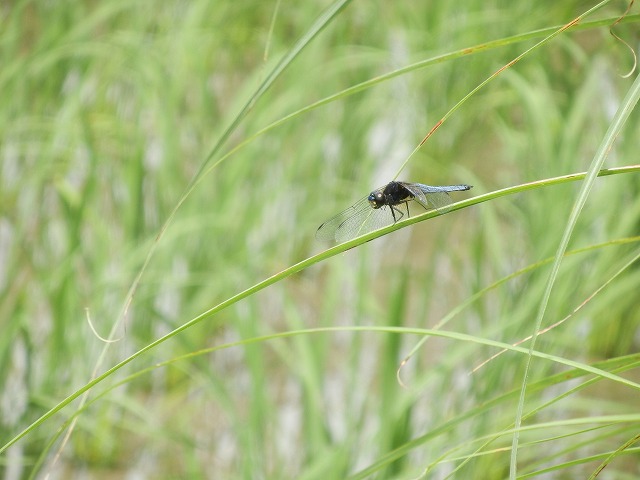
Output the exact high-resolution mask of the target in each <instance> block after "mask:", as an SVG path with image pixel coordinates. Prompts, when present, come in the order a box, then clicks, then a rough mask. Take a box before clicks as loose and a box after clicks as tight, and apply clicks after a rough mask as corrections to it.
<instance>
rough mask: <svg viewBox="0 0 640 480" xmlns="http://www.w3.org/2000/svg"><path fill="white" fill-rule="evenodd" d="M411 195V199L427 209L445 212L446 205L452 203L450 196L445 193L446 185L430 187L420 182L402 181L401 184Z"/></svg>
mask: <svg viewBox="0 0 640 480" xmlns="http://www.w3.org/2000/svg"><path fill="white" fill-rule="evenodd" d="M402 185H403V186H404V187H405V188H406V189H407V190H409V191H410V192H411V194H412V195H413V197H414V198H413V199H414V200H415V201H416V202H418V203H419V204H420V205H422V206H423V207H424V208H425V209H427V210H438V212H440V213H445V212H446V211H447V207H448V206H449V205H451V203H453V201H452V200H451V197H450V196H449V194H448V193H447V192H448V191H453V190H447V188H448V187H431V186H429V185H423V184H421V183H403V184H402Z"/></svg>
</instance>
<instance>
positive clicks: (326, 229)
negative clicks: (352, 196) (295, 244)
mask: <svg viewBox="0 0 640 480" xmlns="http://www.w3.org/2000/svg"><path fill="white" fill-rule="evenodd" d="M392 223H394V219H393V215H392V213H391V209H390V207H388V206H383V207H382V208H378V209H375V208H372V207H371V205H370V204H369V200H368V196H366V197H364V198H363V199H361V200H359V201H358V202H356V203H355V204H354V205H353V206H351V207H349V208H347V209H346V210H344V211H342V212H340V213H339V214H337V215H336V216H335V217H333V218H330V219H329V220H327V221H326V222H324V223H323V224H322V225H320V227H319V228H318V231H317V232H316V238H317V239H318V240H332V241H336V242H338V243H342V242H346V241H347V240H351V239H352V238H355V237H358V236H360V235H364V234H365V233H369V232H372V231H373V230H377V229H378V228H382V227H386V226H387V225H391V224H392Z"/></svg>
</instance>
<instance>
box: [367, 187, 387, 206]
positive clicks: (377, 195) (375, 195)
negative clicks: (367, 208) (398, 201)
mask: <svg viewBox="0 0 640 480" xmlns="http://www.w3.org/2000/svg"><path fill="white" fill-rule="evenodd" d="M368 200H369V204H370V205H371V207H372V208H380V207H382V206H384V205H385V204H386V202H385V198H384V194H383V193H382V192H381V191H380V190H377V191H374V192H371V193H370V194H369V198H368Z"/></svg>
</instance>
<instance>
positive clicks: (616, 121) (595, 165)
mask: <svg viewBox="0 0 640 480" xmlns="http://www.w3.org/2000/svg"><path fill="white" fill-rule="evenodd" d="M638 98H640V76H637V77H636V80H635V81H634V82H633V85H631V88H630V89H629V92H628V93H627V96H626V97H625V99H624V100H623V101H622V104H621V105H620V108H619V109H618V111H617V112H616V115H615V117H614V118H613V120H612V122H611V125H610V126H609V129H608V130H607V133H606V134H605V136H604V138H603V141H602V143H601V144H600V147H599V148H598V151H597V152H596V154H595V156H594V158H593V161H592V162H591V165H590V166H589V170H588V171H587V174H586V176H585V180H584V183H583V184H582V188H581V189H580V193H579V194H578V198H577V200H576V203H575V205H574V207H573V209H572V210H571V214H570V216H569V219H568V221H567V226H566V228H565V230H564V233H563V235H562V239H561V240H560V244H559V245H558V250H557V252H556V255H555V260H554V262H553V265H552V266H551V273H550V274H549V279H548V280H547V285H546V289H545V292H544V294H543V296H542V299H541V301H540V307H539V310H538V314H537V316H536V320H535V322H534V326H533V334H532V338H531V342H530V344H529V345H530V347H529V348H530V349H531V351H533V349H534V347H535V344H536V340H537V335H538V332H539V331H540V330H541V328H542V321H543V319H544V315H545V312H546V309H547V305H548V303H549V298H550V297H551V291H552V290H553V286H554V284H555V281H556V278H557V276H558V272H559V270H560V264H561V263H562V258H563V257H564V254H565V252H566V250H567V246H568V245H569V240H570V238H571V235H572V233H573V230H574V228H575V225H576V223H577V221H578V217H579V216H580V212H581V211H582V208H583V207H584V205H585V203H586V202H587V198H588V197H589V193H590V192H591V189H592V188H593V185H594V184H595V181H596V178H597V177H598V176H599V175H600V171H601V168H602V165H603V164H604V161H605V160H606V158H607V157H608V155H609V152H610V151H611V149H612V148H613V144H614V142H615V140H616V138H617V137H618V135H619V134H620V132H621V131H622V128H623V126H624V124H625V123H626V121H627V119H628V118H629V115H630V114H631V112H632V111H633V109H634V108H635V106H636V103H637V102H638ZM532 358H533V355H531V356H529V357H528V359H527V362H526V366H525V374H524V376H523V380H522V389H521V391H520V399H519V401H518V408H517V410H516V416H515V430H514V433H513V441H512V447H511V461H510V471H509V477H510V478H511V479H513V480H515V478H516V476H517V471H518V468H517V467H518V464H517V457H518V443H519V439H520V434H519V429H520V426H521V424H522V414H523V410H524V400H525V396H526V391H527V383H528V379H529V371H530V369H531V362H532Z"/></svg>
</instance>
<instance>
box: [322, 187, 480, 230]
mask: <svg viewBox="0 0 640 480" xmlns="http://www.w3.org/2000/svg"><path fill="white" fill-rule="evenodd" d="M470 188H471V185H445V186H441V187H432V186H430V185H424V184H422V183H407V182H390V183H388V184H387V185H385V186H384V187H380V188H377V189H375V190H374V191H373V192H371V193H370V194H369V195H368V196H367V197H364V198H363V199H361V200H359V201H358V202H356V203H355V204H354V205H352V206H351V207H349V208H347V209H346V210H344V211H342V212H340V213H339V214H338V215H336V216H335V217H333V218H330V219H329V220H327V221H326V222H324V223H323V224H322V225H320V227H318V231H317V232H316V238H318V239H319V240H334V241H336V242H339V243H341V242H346V241H347V240H351V239H352V238H355V237H357V236H359V235H364V234H365V233H369V232H371V231H373V230H377V229H378V228H382V227H386V226H387V225H391V224H393V223H396V222H397V221H399V220H400V219H401V218H402V217H404V212H403V211H402V209H401V206H402V204H404V207H405V208H406V212H407V217H408V216H409V203H410V202H413V201H415V202H417V203H418V204H419V205H421V206H422V207H424V209H425V210H438V211H439V212H440V213H444V212H446V211H447V207H448V206H449V205H451V203H452V200H451V197H450V196H449V193H448V192H458V191H462V190H469V189H470Z"/></svg>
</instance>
